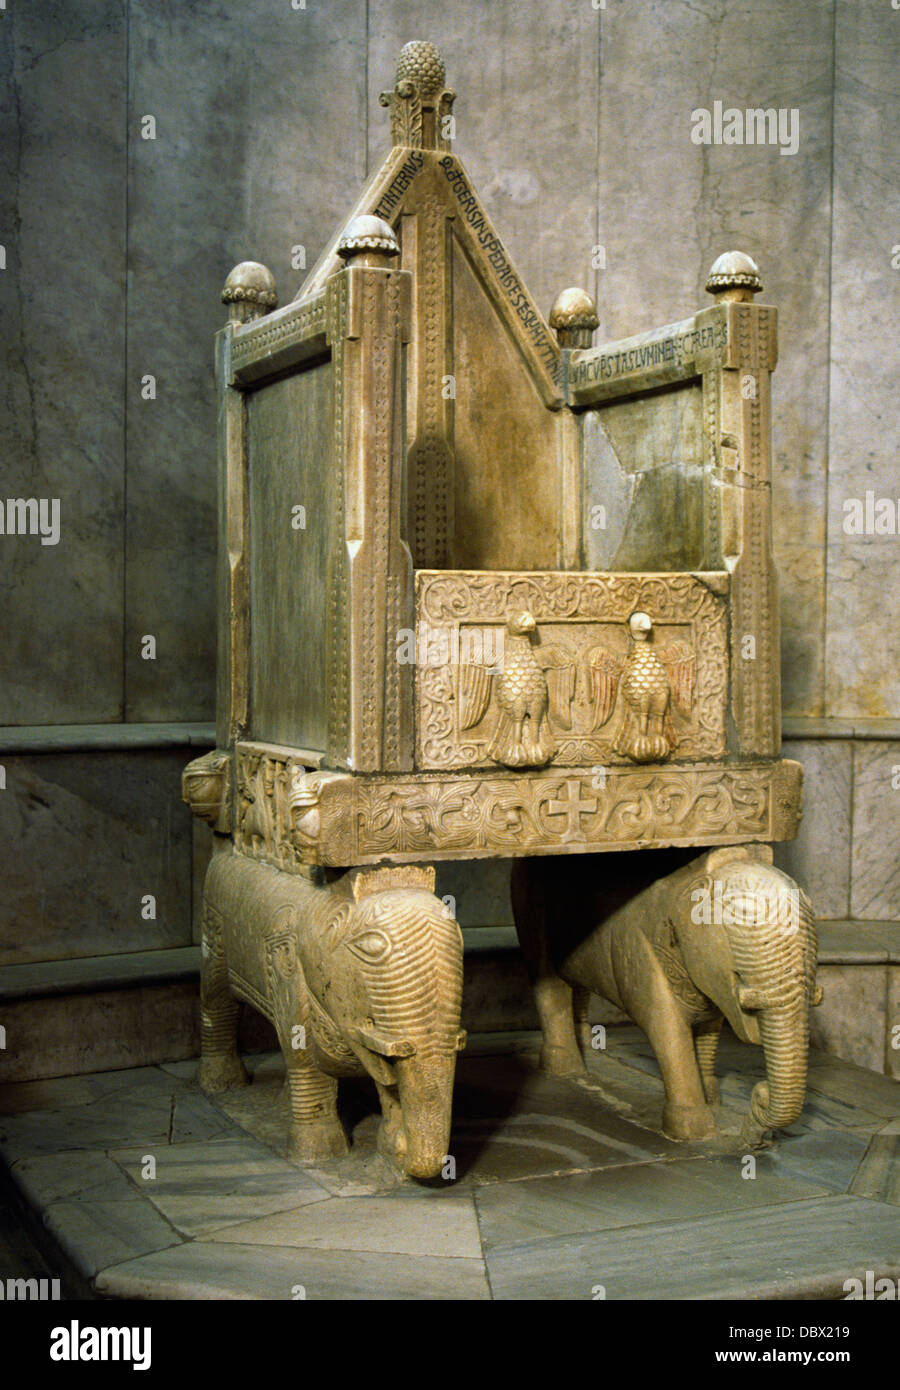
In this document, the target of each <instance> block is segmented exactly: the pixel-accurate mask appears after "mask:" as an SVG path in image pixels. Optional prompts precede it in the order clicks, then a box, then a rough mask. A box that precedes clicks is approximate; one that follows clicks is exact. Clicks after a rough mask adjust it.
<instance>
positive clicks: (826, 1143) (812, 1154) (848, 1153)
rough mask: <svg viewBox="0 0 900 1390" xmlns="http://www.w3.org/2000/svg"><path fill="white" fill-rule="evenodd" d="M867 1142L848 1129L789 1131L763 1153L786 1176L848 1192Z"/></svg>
mask: <svg viewBox="0 0 900 1390" xmlns="http://www.w3.org/2000/svg"><path fill="white" fill-rule="evenodd" d="M868 1142H869V1136H868V1135H867V1134H857V1133H855V1132H851V1131H849V1130H839V1129H819V1130H811V1131H808V1132H795V1131H794V1130H788V1131H784V1132H782V1133H780V1134H778V1135H777V1136H776V1137H775V1139H774V1141H773V1143H772V1145H771V1147H770V1148H768V1149H766V1150H765V1151H764V1152H765V1154H766V1157H767V1159H768V1162H769V1163H770V1164H771V1166H772V1168H773V1170H774V1171H775V1172H776V1173H779V1174H782V1175H783V1176H784V1177H787V1178H795V1179H798V1180H799V1181H802V1182H811V1183H815V1184H817V1185H818V1186H820V1187H824V1188H826V1189H828V1190H829V1191H831V1192H846V1191H847V1190H848V1188H849V1187H850V1184H851V1182H852V1181H853V1176H854V1174H855V1173H856V1170H857V1168H858V1167H859V1165H860V1163H861V1161H862V1159H863V1156H864V1154H865V1152H866V1147H867V1145H868Z"/></svg>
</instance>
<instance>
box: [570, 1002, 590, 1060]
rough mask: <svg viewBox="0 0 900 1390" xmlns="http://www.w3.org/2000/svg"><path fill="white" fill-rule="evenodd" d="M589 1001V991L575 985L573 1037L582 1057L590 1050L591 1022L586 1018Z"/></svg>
mask: <svg viewBox="0 0 900 1390" xmlns="http://www.w3.org/2000/svg"><path fill="white" fill-rule="evenodd" d="M590 1002H591V991H590V990H589V989H583V988H582V987H580V986H578V985H576V986H574V987H573V989H572V1015H573V1019H574V1024H575V1038H576V1041H577V1042H578V1046H579V1049H580V1051H581V1055H582V1057H583V1056H584V1054H585V1053H586V1052H590V1051H591V1050H592V1044H593V1036H592V1034H591V1024H590V1021H589V1019H588V1006H589V1004H590Z"/></svg>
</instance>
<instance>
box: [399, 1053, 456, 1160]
mask: <svg viewBox="0 0 900 1390" xmlns="http://www.w3.org/2000/svg"><path fill="white" fill-rule="evenodd" d="M455 1070H456V1053H455V1052H451V1053H450V1055H449V1056H443V1057H439V1058H429V1057H416V1056H413V1057H406V1058H403V1059H402V1060H400V1061H398V1062H397V1063H396V1071H397V1083H398V1090H399V1094H400V1108H401V1111H402V1114H403V1134H404V1139H405V1150H406V1152H405V1155H404V1157H403V1168H404V1170H405V1172H407V1173H408V1174H409V1176H410V1177H412V1178H435V1177H437V1176H438V1175H439V1174H440V1172H441V1169H442V1168H443V1166H444V1163H445V1162H446V1159H447V1154H448V1148H449V1145H450V1117H451V1103H452V1096H453V1075H454V1072H455Z"/></svg>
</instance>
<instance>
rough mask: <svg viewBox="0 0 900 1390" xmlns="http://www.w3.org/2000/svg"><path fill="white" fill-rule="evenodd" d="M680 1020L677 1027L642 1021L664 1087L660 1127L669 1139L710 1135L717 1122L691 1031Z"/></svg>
mask: <svg viewBox="0 0 900 1390" xmlns="http://www.w3.org/2000/svg"><path fill="white" fill-rule="evenodd" d="M679 1023H680V1026H679V1027H678V1028H677V1029H674V1028H671V1027H666V1028H660V1027H658V1026H657V1025H655V1024H652V1023H650V1024H648V1025H647V1026H646V1027H644V1025H641V1026H642V1027H644V1031H645V1032H646V1034H647V1037H648V1038H649V1039H650V1043H651V1044H652V1047H653V1051H654V1052H655V1053H656V1059H657V1061H658V1062H659V1069H660V1072H661V1073H662V1079H663V1085H664V1086H665V1089H666V1103H665V1105H664V1107H663V1130H664V1131H665V1133H666V1134H667V1135H668V1136H669V1138H670V1139H710V1138H712V1136H713V1135H714V1134H715V1133H716V1122H715V1119H714V1117H713V1113H712V1111H711V1110H710V1108H709V1103H708V1101H707V1099H706V1093H705V1091H704V1089H703V1083H702V1081H701V1079H700V1072H699V1069H698V1067H697V1058H696V1054H695V1052H694V1040H693V1035H692V1033H691V1029H690V1027H689V1025H688V1024H687V1023H685V1022H684V1021H683V1020H679Z"/></svg>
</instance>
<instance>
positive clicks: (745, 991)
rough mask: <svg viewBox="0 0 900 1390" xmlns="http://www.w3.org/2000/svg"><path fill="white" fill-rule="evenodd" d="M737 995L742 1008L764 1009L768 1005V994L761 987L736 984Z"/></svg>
mask: <svg viewBox="0 0 900 1390" xmlns="http://www.w3.org/2000/svg"><path fill="white" fill-rule="evenodd" d="M737 997H738V1003H739V1004H740V1006H741V1008H742V1009H748V1010H756V1009H765V1008H767V1007H768V1005H769V998H768V995H766V994H764V993H763V991H762V990H761V989H754V988H753V987H752V985H738V992H737Z"/></svg>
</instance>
